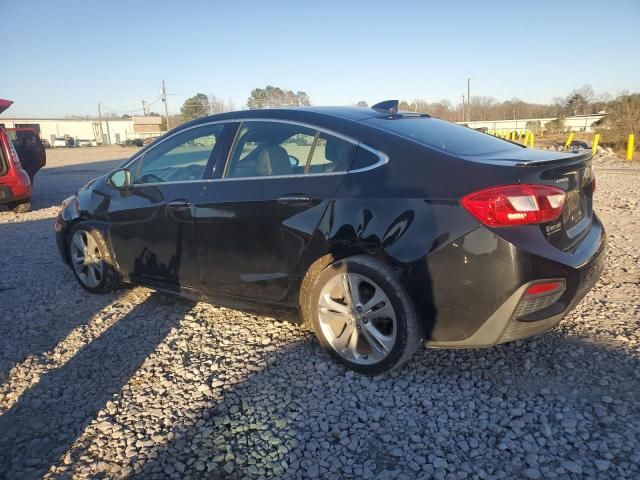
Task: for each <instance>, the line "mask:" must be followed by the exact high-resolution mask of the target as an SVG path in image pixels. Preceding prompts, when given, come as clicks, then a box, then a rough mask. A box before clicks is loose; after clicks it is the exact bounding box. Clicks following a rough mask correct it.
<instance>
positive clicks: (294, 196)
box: [278, 193, 311, 205]
mask: <svg viewBox="0 0 640 480" xmlns="http://www.w3.org/2000/svg"><path fill="white" fill-rule="evenodd" d="M278 203H284V204H288V205H305V204H307V203H311V197H310V196H309V195H307V194H305V193H290V194H288V195H285V196H284V197H280V198H279V199H278Z"/></svg>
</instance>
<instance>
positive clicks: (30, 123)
mask: <svg viewBox="0 0 640 480" xmlns="http://www.w3.org/2000/svg"><path fill="white" fill-rule="evenodd" d="M161 122H162V119H161V118H160V117H131V118H118V119H113V120H112V119H109V120H106V119H102V121H100V120H99V119H95V118H92V119H75V118H37V117H20V118H18V117H10V116H5V115H0V126H3V127H6V128H20V127H30V128H34V129H35V130H36V131H37V132H39V134H40V138H42V139H43V140H48V141H49V142H51V143H53V139H54V138H61V137H71V138H74V139H76V140H95V141H96V142H97V143H101V144H106V145H112V144H117V143H120V142H124V141H126V140H130V139H134V138H147V137H157V136H159V135H161V134H162V133H164V132H161V131H160V123H161Z"/></svg>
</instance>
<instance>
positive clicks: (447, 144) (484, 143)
mask: <svg viewBox="0 0 640 480" xmlns="http://www.w3.org/2000/svg"><path fill="white" fill-rule="evenodd" d="M365 122H367V123H369V124H370V125H372V126H375V127H377V128H382V129H384V130H388V131H390V132H392V133H395V134H397V135H400V136H402V137H405V138H408V139H410V140H415V141H416V142H418V143H422V144H423V145H426V146H428V147H433V148H435V149H437V150H441V151H443V152H447V153H451V154H454V155H486V154H489V153H494V152H503V151H505V150H513V149H514V148H518V146H517V145H515V144H513V143H510V142H507V141H504V140H502V139H500V138H496V137H493V136H491V135H488V134H486V133H482V132H478V131H476V130H473V129H471V128H468V127H462V126H460V125H456V124H455V123H449V122H445V121H443V120H438V119H436V118H428V117H418V118H416V117H413V118H406V117H405V118H393V119H389V118H370V119H368V120H365Z"/></svg>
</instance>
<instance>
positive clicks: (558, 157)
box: [459, 148, 593, 167]
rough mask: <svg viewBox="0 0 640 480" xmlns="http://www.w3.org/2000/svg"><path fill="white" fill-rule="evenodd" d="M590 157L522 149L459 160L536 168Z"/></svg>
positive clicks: (586, 153) (584, 153)
mask: <svg viewBox="0 0 640 480" xmlns="http://www.w3.org/2000/svg"><path fill="white" fill-rule="evenodd" d="M592 157H593V153H591V150H574V151H569V152H564V151H563V152H556V151H553V150H538V149H537V148H522V149H518V151H516V152H514V151H513V150H512V149H511V150H507V151H504V152H494V153H487V154H483V155H461V156H460V157H459V158H462V159H464V160H469V161H471V162H476V163H486V164H489V165H504V166H509V167H538V166H540V165H554V164H560V163H581V162H586V161H590V160H591V158H592Z"/></svg>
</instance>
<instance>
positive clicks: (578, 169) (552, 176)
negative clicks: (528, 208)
mask: <svg viewBox="0 0 640 480" xmlns="http://www.w3.org/2000/svg"><path fill="white" fill-rule="evenodd" d="M525 152H527V155H523V156H522V157H520V160H519V162H518V163H517V164H516V168H517V174H518V178H519V180H520V182H522V183H539V184H544V185H550V186H554V187H558V188H560V189H562V190H564V191H565V192H566V198H565V201H564V206H563V208H562V214H561V215H560V217H559V218H557V219H556V220H553V221H550V222H547V223H544V224H541V225H540V228H541V229H542V232H543V234H544V235H545V237H546V238H547V240H548V241H549V243H551V244H552V245H554V246H555V247H557V248H559V249H561V250H564V251H567V250H570V249H572V248H573V247H574V246H575V245H576V244H578V243H579V242H580V240H581V239H582V238H583V237H584V236H585V235H586V234H587V232H588V231H589V227H590V226H591V223H592V216H593V191H594V189H595V182H594V175H593V169H592V154H591V151H589V150H581V151H578V152H546V151H544V150H532V149H527V150H525Z"/></svg>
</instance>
